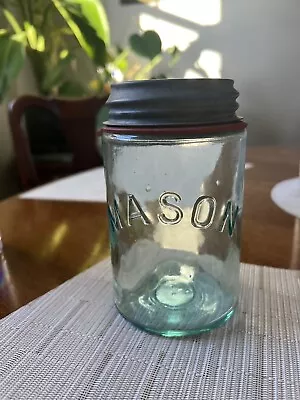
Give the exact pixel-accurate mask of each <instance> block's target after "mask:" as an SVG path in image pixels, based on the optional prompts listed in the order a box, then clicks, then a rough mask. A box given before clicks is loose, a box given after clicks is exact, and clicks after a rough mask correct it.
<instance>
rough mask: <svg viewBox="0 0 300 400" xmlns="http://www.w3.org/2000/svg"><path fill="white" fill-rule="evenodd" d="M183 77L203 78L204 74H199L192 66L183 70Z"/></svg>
mask: <svg viewBox="0 0 300 400" xmlns="http://www.w3.org/2000/svg"><path fill="white" fill-rule="evenodd" d="M184 78H186V79H199V78H205V76H204V75H201V74H200V73H199V72H197V71H195V70H194V69H192V68H189V69H187V70H186V71H185V74H184Z"/></svg>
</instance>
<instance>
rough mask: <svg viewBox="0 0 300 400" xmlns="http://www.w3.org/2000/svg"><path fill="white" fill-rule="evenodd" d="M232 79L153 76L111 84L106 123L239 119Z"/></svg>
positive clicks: (179, 123)
mask: <svg viewBox="0 0 300 400" xmlns="http://www.w3.org/2000/svg"><path fill="white" fill-rule="evenodd" d="M238 95H239V93H238V92H237V90H236V89H235V88H234V82H233V80H231V79H157V80H155V79H153V80H144V81H129V82H123V83H119V84H113V85H112V90H111V94H110V97H109V99H108V101H107V103H106V105H107V107H108V110H109V119H108V121H106V122H105V125H106V126H117V127H129V126H132V127H143V126H146V127H150V126H153V127H158V126H161V127H167V126H170V127H172V126H182V125H185V126H186V125H188V126H193V125H210V124H221V123H222V124H224V123H233V122H239V121H240V120H241V119H240V118H238V117H237V116H236V110H237V109H238V103H237V102H236V99H237V97H238Z"/></svg>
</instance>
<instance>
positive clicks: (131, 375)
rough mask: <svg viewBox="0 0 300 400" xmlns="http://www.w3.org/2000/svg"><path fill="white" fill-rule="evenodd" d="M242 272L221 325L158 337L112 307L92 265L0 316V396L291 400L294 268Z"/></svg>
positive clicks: (296, 362) (298, 309) (298, 362)
mask: <svg viewBox="0 0 300 400" xmlns="http://www.w3.org/2000/svg"><path fill="white" fill-rule="evenodd" d="M241 280H242V292H241V296H240V302H239V309H238V312H237V313H236V315H235V317H234V318H233V320H231V321H230V322H228V323H227V325H225V326H224V327H222V328H219V329H216V330H214V331H212V332H211V333H208V334H203V335H201V336H199V337H197V338H187V339H166V338H162V337H158V336H153V335H150V334H148V333H145V332H142V331H139V330H138V329H136V328H135V327H134V326H132V325H131V324H129V323H128V322H126V321H125V320H124V319H123V318H122V317H121V316H120V315H118V313H117V311H116V309H115V308H114V306H113V296H112V287H111V272H110V266H109V263H108V262H107V261H106V262H104V263H101V264H98V265H96V266H95V267H93V268H91V269H89V270H88V271H86V272H84V273H82V274H81V275H79V276H77V277H75V278H73V279H72V280H70V281H68V282H66V283H65V284H63V285H62V286H60V287H58V288H57V289H55V290H53V291H51V292H49V293H47V294H46V295H44V296H42V297H41V298H39V299H37V300H35V301H33V302H32V303H30V304H28V305H27V306H25V307H23V308H21V309H20V310H18V311H16V312H15V313H13V314H11V315H10V316H8V317H6V318H4V319H3V320H2V321H0V399H1V400H5V399H16V400H23V399H26V400H28V399H34V400H39V399H43V400H47V399H59V400H63V399H68V400H69V399H72V400H73V399H78V400H79V399H80V400H87V399H97V400H98V399H105V400H106V399H113V400H118V399H122V400H126V399H128V400H133V399H141V400H146V399H149V400H150V399H152V400H157V399H170V400H175V399H180V400H182V399H199V400H206V399H207V400H211V399H217V400H229V399H234V400H237V399H243V400H244V399H251V400H256V399H257V400H264V399H266V400H270V399H276V400H281V399H287V400H291V399H300V357H299V353H300V346H299V341H300V325H299V320H300V292H299V273H298V272H297V271H286V270H280V269H273V268H266V267H265V268H262V267H257V266H250V265H243V266H242V275H241Z"/></svg>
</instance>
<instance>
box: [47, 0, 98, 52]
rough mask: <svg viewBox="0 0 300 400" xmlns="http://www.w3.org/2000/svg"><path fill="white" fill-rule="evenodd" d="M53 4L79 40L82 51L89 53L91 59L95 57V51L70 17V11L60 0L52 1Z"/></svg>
mask: <svg viewBox="0 0 300 400" xmlns="http://www.w3.org/2000/svg"><path fill="white" fill-rule="evenodd" d="M52 2H53V4H54V5H55V7H56V9H57V11H58V12H59V13H60V15H61V16H62V17H63V19H64V20H65V22H66V23H67V25H68V26H69V28H70V29H71V31H72V32H73V35H74V36H75V38H76V39H77V41H78V43H79V44H80V46H81V47H82V49H83V50H84V51H85V52H86V53H87V55H88V56H89V57H92V56H93V49H92V48H91V46H90V45H89V44H88V43H87V41H86V40H85V38H84V36H83V34H82V32H81V30H80V28H79V27H78V25H77V24H76V23H75V21H74V19H73V18H72V16H71V15H70V12H69V11H68V9H67V7H66V6H65V5H64V4H63V3H62V2H61V1H60V0H52Z"/></svg>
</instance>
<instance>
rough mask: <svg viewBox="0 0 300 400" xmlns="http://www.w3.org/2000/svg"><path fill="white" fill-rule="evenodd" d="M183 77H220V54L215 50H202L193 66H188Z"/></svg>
mask: <svg viewBox="0 0 300 400" xmlns="http://www.w3.org/2000/svg"><path fill="white" fill-rule="evenodd" d="M184 77H185V78H187V79H196V78H221V77H222V55H221V53H219V52H218V51H215V50H202V51H201V53H200V57H199V58H198V60H197V61H196V63H195V64H194V68H188V69H187V70H186V71H185V74H184Z"/></svg>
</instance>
